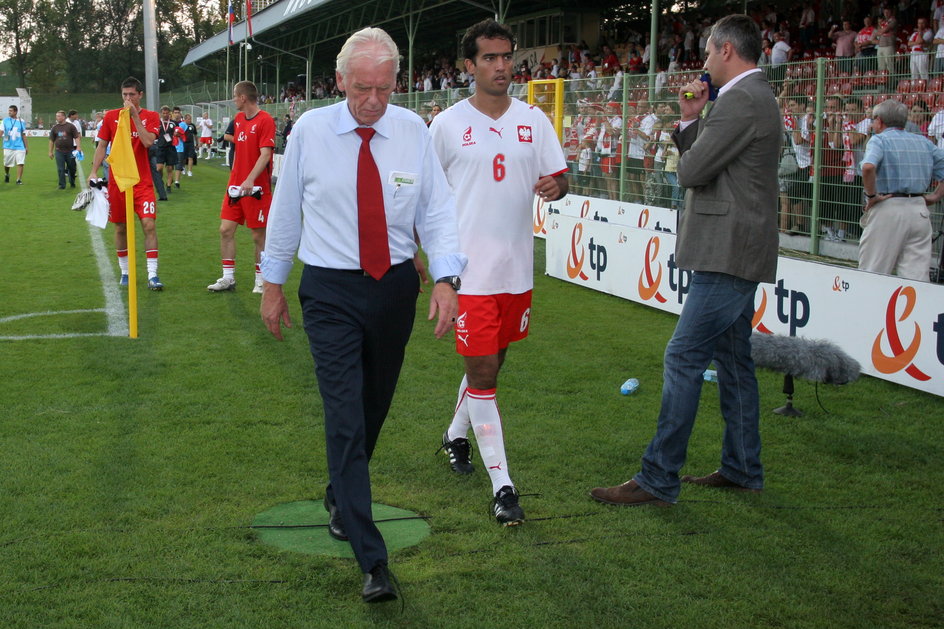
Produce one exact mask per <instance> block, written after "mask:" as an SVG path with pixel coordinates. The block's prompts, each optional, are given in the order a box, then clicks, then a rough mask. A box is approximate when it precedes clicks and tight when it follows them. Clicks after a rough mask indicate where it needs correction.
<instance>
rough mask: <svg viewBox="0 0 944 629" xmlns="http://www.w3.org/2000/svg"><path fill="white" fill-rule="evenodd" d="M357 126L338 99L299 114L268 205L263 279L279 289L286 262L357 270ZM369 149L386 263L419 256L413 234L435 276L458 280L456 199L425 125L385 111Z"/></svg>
mask: <svg viewBox="0 0 944 629" xmlns="http://www.w3.org/2000/svg"><path fill="white" fill-rule="evenodd" d="M358 126H359V125H358V123H357V121H356V120H354V117H353V116H352V115H351V112H350V110H349V109H348V106H347V101H342V102H340V103H337V104H335V105H331V106H329V107H323V108H321V109H312V110H310V111H307V112H305V113H304V114H303V115H302V116H301V117H300V118H299V119H298V122H296V123H295V126H293V127H292V135H291V136H289V141H288V146H287V147H286V151H285V156H284V157H283V159H282V169H281V172H280V173H279V181H278V185H277V186H276V189H275V194H274V196H273V197H272V207H271V209H270V210H269V220H268V226H267V228H266V246H265V251H264V252H263V254H262V265H261V269H262V277H263V278H264V279H265V280H266V281H267V282H271V283H273V284H284V283H285V281H286V279H287V278H288V274H289V272H290V271H291V269H292V260H293V258H294V257H295V254H296V252H297V253H298V259H299V260H301V261H302V262H304V263H305V264H308V265H312V266H319V267H324V268H329V269H345V270H352V269H359V268H360V267H361V263H360V252H359V245H358V229H357V193H356V190H357V155H358V151H359V150H360V145H361V139H360V136H358V135H357V133H355V131H354V130H355V129H356V128H357V127H358ZM372 126H373V129H374V130H375V131H376V134H375V135H374V137H373V139H372V140H371V142H370V150H371V154H372V155H373V157H374V161H375V162H376V163H377V169H378V171H379V172H380V180H381V185H382V186H383V199H384V210H385V214H386V218H387V235H388V242H389V245H390V263H391V264H399V263H401V262H405V261H407V260H409V259H411V258H412V257H413V254H414V253H416V241H415V240H414V235H413V229H414V226H415V227H416V231H417V233H418V234H419V236H420V242H422V244H423V249H424V250H425V251H426V253H427V255H428V257H429V271H430V275H431V276H432V277H433V278H440V277H446V276H450V275H460V274H461V273H462V271H463V269H464V268H465V264H466V261H467V259H466V256H465V255H464V254H462V253H461V252H460V251H459V239H458V235H457V230H458V227H457V221H456V206H455V199H454V198H453V196H452V192H451V191H450V189H449V184H448V183H447V182H446V176H445V175H444V174H443V170H442V166H441V165H440V163H439V158H438V157H437V156H436V152H435V151H434V150H433V147H432V144H431V142H430V136H429V130H428V129H427V128H426V124H425V123H424V122H423V121H422V119H420V117H419V116H417V115H416V114H415V113H413V112H411V111H409V110H407V109H403V108H402V107H396V106H394V105H389V106H388V107H387V110H386V111H385V112H384V115H383V116H382V117H381V118H380V120H378V121H377V122H376V123H374V125H372Z"/></svg>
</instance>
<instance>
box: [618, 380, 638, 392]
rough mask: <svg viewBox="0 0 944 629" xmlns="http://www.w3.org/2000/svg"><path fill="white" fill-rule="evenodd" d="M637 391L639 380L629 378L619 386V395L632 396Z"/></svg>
mask: <svg viewBox="0 0 944 629" xmlns="http://www.w3.org/2000/svg"><path fill="white" fill-rule="evenodd" d="M638 390H639V380H637V379H636V378H630V379H629V380H627V381H626V382H624V383H623V384H622V386H620V393H622V394H623V395H632V394H633V393H635V392H636V391H638Z"/></svg>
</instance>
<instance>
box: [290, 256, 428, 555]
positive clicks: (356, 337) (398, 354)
mask: <svg viewBox="0 0 944 629" xmlns="http://www.w3.org/2000/svg"><path fill="white" fill-rule="evenodd" d="M418 293H419V279H418V277H417V274H416V269H414V267H413V261H412V260H408V261H406V262H404V263H402V264H398V265H396V266H394V267H392V268H391V269H390V270H389V271H388V272H387V274H386V275H384V276H383V277H382V278H381V279H380V280H375V279H373V278H371V277H368V276H365V275H364V274H363V273H361V272H351V271H338V270H333V269H323V268H319V267H313V266H306V267H305V270H304V272H303V273H302V280H301V284H300V285H299V288H298V298H299V301H300V302H301V305H302V317H303V320H304V323H305V331H306V332H307V333H308V340H309V344H310V346H311V355H312V357H313V358H314V360H315V374H316V375H317V377H318V388H319V390H320V392H321V399H322V402H323V404H324V423H325V447H326V450H327V454H328V474H329V477H330V484H329V485H328V488H327V498H328V500H329V501H330V502H333V503H334V504H336V505H337V507H338V511H339V512H340V514H341V518H342V519H343V520H344V528H345V531H346V532H347V534H348V537H350V542H351V548H352V549H353V550H354V556H355V557H356V558H357V562H358V563H359V564H360V567H361V570H362V571H363V572H369V571H370V570H371V569H372V568H373V567H374V566H376V565H377V564H378V563H384V564H386V563H387V547H386V545H385V544H384V540H383V537H382V536H381V535H380V531H379V530H378V529H377V526H376V525H375V524H374V522H373V515H372V513H371V507H370V504H371V491H370V472H369V470H368V463H369V462H370V458H371V455H372V454H373V452H374V446H376V445H377V437H378V436H379V435H380V429H381V427H382V426H383V423H384V419H386V417H387V411H388V410H389V409H390V402H391V400H393V393H394V390H395V389H396V387H397V379H398V378H399V376H400V366H401V365H402V364H403V354H404V350H405V348H406V343H407V341H408V340H409V338H410V333H411V332H412V331H413V319H414V317H415V316H416V297H417V295H418Z"/></svg>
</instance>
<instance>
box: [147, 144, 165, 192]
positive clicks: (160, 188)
mask: <svg viewBox="0 0 944 629" xmlns="http://www.w3.org/2000/svg"><path fill="white" fill-rule="evenodd" d="M148 161H150V163H151V180H152V181H153V182H154V189H155V190H156V191H157V198H158V199H160V200H161V201H166V200H167V189H166V188H165V187H164V178H163V177H161V173H159V172H158V171H157V148H156V147H155V146H154V145H153V144H152V145H151V147H150V148H149V149H148Z"/></svg>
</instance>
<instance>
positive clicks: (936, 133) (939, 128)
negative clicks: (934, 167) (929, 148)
mask: <svg viewBox="0 0 944 629" xmlns="http://www.w3.org/2000/svg"><path fill="white" fill-rule="evenodd" d="M928 135H929V136H931V137H932V138H937V145H938V146H939V147H941V148H942V149H944V109H942V110H941V111H939V112H937V113H936V114H934V118H932V119H931V124H929V125H928Z"/></svg>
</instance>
